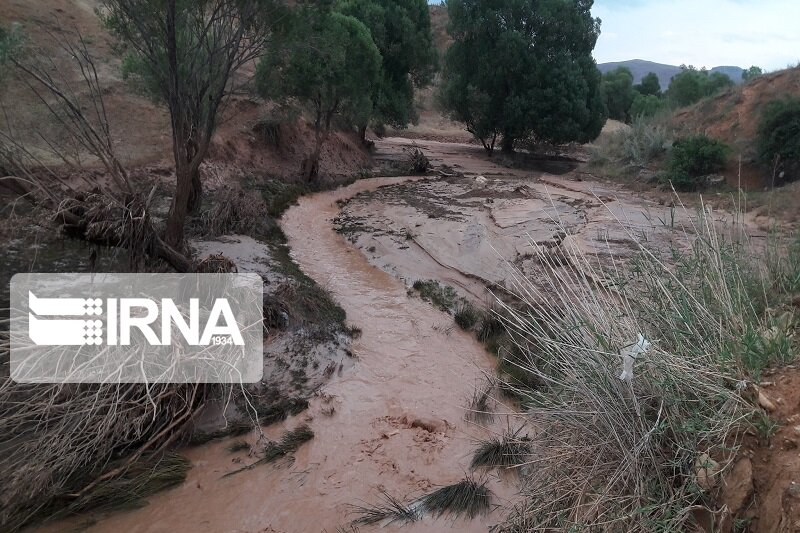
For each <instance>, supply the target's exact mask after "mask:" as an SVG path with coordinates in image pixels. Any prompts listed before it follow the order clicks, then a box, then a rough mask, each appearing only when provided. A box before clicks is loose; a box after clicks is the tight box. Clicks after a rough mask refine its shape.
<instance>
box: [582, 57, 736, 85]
mask: <svg viewBox="0 0 800 533" xmlns="http://www.w3.org/2000/svg"><path fill="white" fill-rule="evenodd" d="M617 67H628V68H629V69H630V70H631V73H632V74H633V83H639V82H640V81H642V78H644V77H645V76H646V75H647V74H649V73H650V72H655V73H656V75H657V76H658V81H659V82H661V89H662V90H666V89H667V87H669V82H670V80H672V77H673V76H674V75H676V74H679V73H680V71H681V68H680V67H676V66H675V65H665V64H663V63H654V62H652V61H645V60H643V59H631V60H630V61H617V62H615V63H600V64H598V65H597V68H599V69H600V72H603V73H605V72H608V71H611V70H614V69H615V68H617ZM742 71H743V69H742V68H740V67H728V66H725V67H714V68H712V69H711V72H722V73H723V74H727V75H728V76H730V78H731V79H732V80H733V81H734V82H735V83H737V84H739V83H741V82H742Z"/></svg>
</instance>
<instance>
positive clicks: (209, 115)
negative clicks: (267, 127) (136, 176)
mask: <svg viewBox="0 0 800 533" xmlns="http://www.w3.org/2000/svg"><path fill="white" fill-rule="evenodd" d="M103 5H104V10H103V11H102V13H103V17H104V22H105V24H106V25H107V26H108V28H109V29H110V30H111V31H112V32H113V33H114V34H115V35H116V36H117V37H118V38H119V39H120V40H121V41H122V44H123V45H124V61H123V68H124V73H125V74H126V75H128V76H132V77H134V78H135V79H136V80H138V81H139V82H140V85H141V86H142V87H143V88H145V89H146V90H147V91H148V92H149V93H150V94H151V95H152V96H154V97H155V98H156V99H157V100H158V101H160V102H162V103H164V104H165V105H166V106H167V108H168V109H169V114H170V119H171V125H172V145H173V154H174V159H175V174H176V178H177V187H176V192H175V195H174V196H173V200H172V206H171V207H170V214H169V217H168V218H167V231H166V239H167V242H168V243H169V244H171V245H174V246H179V245H182V243H183V237H184V223H185V219H186V214H187V213H188V212H190V211H193V210H194V209H196V208H197V207H198V206H199V204H200V195H201V192H202V187H201V183H200V176H199V168H200V164H201V163H202V162H203V160H204V159H205V157H206V154H207V153H208V148H209V145H210V143H211V137H212V135H213V133H214V130H215V129H216V126H217V116H218V114H219V111H220V108H221V106H222V105H223V103H224V102H225V100H226V97H227V95H228V94H229V92H230V89H231V84H232V82H233V76H234V74H235V73H236V71H237V70H238V69H239V68H240V67H241V66H242V65H244V64H246V63H248V62H250V61H252V60H253V59H255V58H256V57H258V55H260V53H261V50H262V49H263V46H264V43H265V41H266V37H267V31H268V29H267V28H268V25H267V24H266V18H267V15H268V13H269V12H270V8H272V7H273V5H272V2H270V1H269V0H166V1H165V0H104V2H103Z"/></svg>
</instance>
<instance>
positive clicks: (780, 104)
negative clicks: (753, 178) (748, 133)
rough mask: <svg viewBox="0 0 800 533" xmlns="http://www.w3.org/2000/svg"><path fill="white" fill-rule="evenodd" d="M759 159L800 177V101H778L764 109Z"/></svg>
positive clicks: (795, 176) (792, 99)
mask: <svg viewBox="0 0 800 533" xmlns="http://www.w3.org/2000/svg"><path fill="white" fill-rule="evenodd" d="M757 138H758V155H759V159H760V160H761V161H762V162H764V163H765V164H768V165H774V167H775V170H776V171H783V172H785V173H786V174H789V175H785V176H784V181H792V180H794V179H796V178H797V177H798V174H799V173H798V170H799V169H800V98H787V99H784V100H774V101H772V102H770V103H768V104H767V105H766V106H765V107H764V112H763V114H762V115H761V121H760V123H759V125H758V136H757Z"/></svg>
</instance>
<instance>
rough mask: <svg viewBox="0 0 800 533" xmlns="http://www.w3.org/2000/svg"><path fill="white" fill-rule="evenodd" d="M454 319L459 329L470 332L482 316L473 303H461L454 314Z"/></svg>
mask: <svg viewBox="0 0 800 533" xmlns="http://www.w3.org/2000/svg"><path fill="white" fill-rule="evenodd" d="M453 319H454V320H455V322H456V324H458V327H460V328H461V329H463V330H464V331H469V330H471V329H472V328H473V326H475V324H477V323H478V320H479V319H480V314H479V313H478V310H477V309H475V306H473V305H472V304H471V303H469V302H461V304H460V305H459V306H458V307H456V310H455V312H454V313H453Z"/></svg>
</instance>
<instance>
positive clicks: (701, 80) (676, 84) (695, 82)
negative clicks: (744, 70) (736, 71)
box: [667, 65, 735, 107]
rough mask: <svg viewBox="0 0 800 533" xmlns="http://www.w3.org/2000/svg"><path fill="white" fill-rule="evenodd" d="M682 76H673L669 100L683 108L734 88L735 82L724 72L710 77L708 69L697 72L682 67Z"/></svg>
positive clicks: (668, 94)
mask: <svg viewBox="0 0 800 533" xmlns="http://www.w3.org/2000/svg"><path fill="white" fill-rule="evenodd" d="M681 68H682V69H683V70H682V72H681V73H680V74H677V75H675V76H673V78H672V81H671V82H670V85H669V89H668V90H667V98H668V99H669V101H670V103H671V104H672V105H675V106H678V107H683V106H687V105H691V104H693V103H695V102H699V101H700V100H701V99H703V98H705V97H706V96H711V95H713V94H715V93H717V92H719V91H721V90H723V89H726V88H728V87H732V86H733V85H735V84H734V82H733V80H732V79H731V78H730V76H728V75H727V74H725V73H723V72H713V73H711V74H710V75H709V73H708V71H707V70H706V69H701V70H697V69H696V68H695V67H693V66H688V67H687V66H685V65H681Z"/></svg>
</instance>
